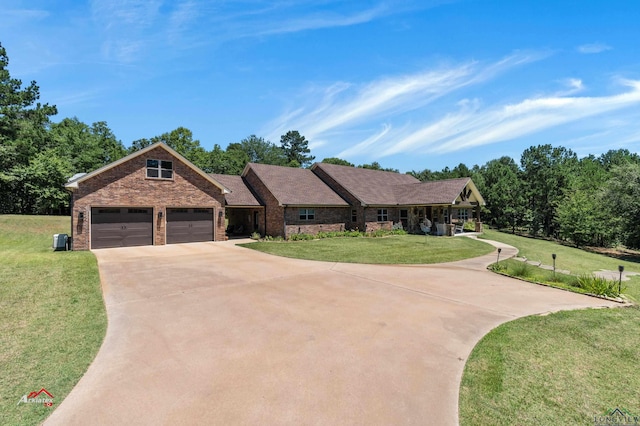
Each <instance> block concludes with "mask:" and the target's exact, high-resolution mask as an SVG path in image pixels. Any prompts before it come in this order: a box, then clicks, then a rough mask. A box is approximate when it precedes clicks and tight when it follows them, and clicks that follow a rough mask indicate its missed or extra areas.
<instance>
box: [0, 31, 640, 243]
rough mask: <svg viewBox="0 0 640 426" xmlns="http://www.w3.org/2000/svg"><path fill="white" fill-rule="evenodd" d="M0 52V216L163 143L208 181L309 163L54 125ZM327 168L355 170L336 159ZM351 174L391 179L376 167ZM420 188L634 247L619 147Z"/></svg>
mask: <svg viewBox="0 0 640 426" xmlns="http://www.w3.org/2000/svg"><path fill="white" fill-rule="evenodd" d="M8 63H9V60H8V57H7V53H6V50H5V49H4V48H3V47H2V45H1V44H0V213H18V214H63V213H66V212H67V211H68V208H69V194H68V193H67V192H66V191H65V189H64V184H65V183H66V182H67V181H68V180H69V178H70V177H71V176H72V175H73V174H75V173H77V172H90V171H92V170H95V169H98V168H100V167H102V166H104V165H106V164H109V163H111V162H113V161H115V160H117V159H119V158H122V157H124V156H125V155H128V154H130V153H132V152H135V151H137V150H140V149H143V148H144V147H146V146H149V145H151V144H153V143H155V142H159V141H162V142H165V143H166V144H168V145H169V146H171V147H172V148H173V149H175V150H176V151H177V152H179V153H180V154H182V155H183V156H184V157H186V158H187V159H188V160H190V161H191V162H193V163H194V164H195V165H196V166H198V167H200V168H201V169H203V170H204V171H205V172H207V173H223V174H235V175H239V174H241V173H242V170H243V169H244V167H245V165H246V164H247V163H248V162H253V163H263V164H272V165H280V166H288V167H308V166H309V165H310V164H311V163H312V162H313V161H314V160H315V157H314V156H312V155H311V150H310V149H309V146H308V141H307V140H306V138H305V137H304V136H302V135H301V134H300V133H299V132H298V131H295V130H292V131H289V132H287V133H286V134H284V135H282V137H281V138H280V144H279V145H278V144H275V143H272V142H270V141H268V140H265V139H264V138H262V137H258V136H256V135H251V136H248V137H247V138H245V139H243V140H241V141H239V142H234V143H230V144H229V145H228V146H227V147H226V149H223V148H222V147H221V146H220V145H218V144H215V145H214V146H213V149H211V150H206V149H205V148H203V147H202V146H201V145H200V141H199V140H197V139H194V137H193V134H192V132H191V131H190V130H189V129H187V128H184V127H179V128H177V129H175V130H172V131H170V132H167V133H163V134H161V135H159V136H154V137H151V138H148V139H147V138H144V139H139V140H135V141H133V142H132V143H131V145H130V146H129V147H125V146H124V144H123V143H122V142H121V141H120V140H118V139H117V138H116V136H115V135H114V134H113V132H112V131H111V129H109V127H108V125H107V123H106V122H104V121H99V122H96V123H93V124H91V125H88V124H86V123H83V122H81V121H80V120H78V119H77V118H75V117H74V118H64V119H62V120H61V121H60V122H58V123H54V122H52V121H51V117H53V116H54V115H56V114H57V109H56V107H55V105H49V104H41V103H40V102H38V100H39V98H40V92H39V88H38V86H37V84H36V82H35V81H32V82H31V83H30V84H29V85H28V86H26V87H24V88H23V87H22V82H21V81H20V80H18V79H15V78H11V76H10V74H9V71H8V68H7V67H8ZM322 161H323V162H325V163H332V164H339V165H345V166H352V167H355V165H354V164H352V163H350V162H348V161H346V160H343V159H340V158H335V157H332V158H325V159H324V160H322ZM357 167H363V168H368V169H376V170H385V171H393V172H398V170H397V169H393V168H384V167H382V166H381V165H380V164H379V163H378V162H373V163H371V164H362V165H359V166H357ZM409 174H411V175H413V176H414V177H416V178H417V179H419V180H421V181H428V180H439V179H449V178H456V177H471V178H472V179H473V181H474V182H475V184H476V185H477V187H478V189H479V190H480V192H481V193H482V195H483V197H484V198H485V201H486V203H487V204H486V206H485V207H484V209H483V220H484V221H485V222H487V223H488V224H490V225H492V226H495V227H498V228H508V229H510V230H511V231H512V232H516V231H524V232H527V233H530V234H532V235H538V236H545V237H553V238H560V239H565V240H569V241H571V242H573V243H574V244H576V245H578V246H581V245H594V246H611V245H615V244H620V243H621V244H624V245H626V246H628V247H634V248H638V247H640V157H639V156H638V154H636V153H631V152H629V151H628V150H626V149H619V150H611V151H609V152H607V153H605V154H603V155H601V156H599V157H595V156H592V155H591V156H588V157H584V158H580V159H578V157H577V155H576V154H575V153H574V152H573V151H571V150H570V149H567V148H564V147H553V146H551V145H539V146H535V147H533V146H532V147H530V148H528V149H527V150H525V151H524V152H523V153H522V156H521V158H520V162H519V163H516V161H515V160H514V159H512V158H510V157H501V158H499V159H495V160H491V161H489V162H487V163H486V164H484V165H482V166H478V165H474V166H473V167H472V168H469V167H467V166H466V165H465V164H459V165H458V166H456V167H455V168H453V169H449V168H448V167H445V168H444V169H442V170H440V171H431V170H428V169H426V170H423V171H412V172H409Z"/></svg>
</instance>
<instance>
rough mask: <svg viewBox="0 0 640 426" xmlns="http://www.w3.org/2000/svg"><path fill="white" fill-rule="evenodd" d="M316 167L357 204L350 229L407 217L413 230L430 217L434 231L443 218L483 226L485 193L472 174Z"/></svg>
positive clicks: (404, 224) (380, 225) (384, 224)
mask: <svg viewBox="0 0 640 426" xmlns="http://www.w3.org/2000/svg"><path fill="white" fill-rule="evenodd" d="M311 170H312V171H313V172H314V173H315V174H316V175H317V176H318V177H320V179H322V180H323V181H324V182H325V183H327V185H329V186H330V187H331V188H332V189H333V190H334V191H336V192H337V193H338V194H340V195H341V196H342V197H343V198H344V199H345V200H347V201H348V202H349V205H350V206H351V215H350V216H351V217H350V220H349V228H350V229H356V228H357V229H359V230H364V231H373V230H376V229H380V228H382V229H391V227H392V226H393V224H394V223H401V224H402V227H403V229H405V230H407V231H408V232H412V233H418V232H421V227H420V224H421V223H422V222H424V221H425V219H428V221H429V222H431V223H432V226H433V231H434V232H438V233H444V232H443V231H442V228H440V230H439V228H438V224H441V225H447V224H451V223H453V222H458V221H459V222H464V221H467V220H470V219H473V215H474V211H475V216H476V222H477V223H478V230H479V229H480V225H479V221H480V207H481V206H483V205H484V204H485V203H484V199H483V198H482V195H480V192H479V191H478V189H477V188H476V186H475V184H474V183H473V181H472V180H471V179H470V178H460V179H447V180H441V181H431V182H421V181H419V180H418V179H416V178H415V177H413V176H411V175H407V174H400V173H394V172H385V171H380V170H371V169H362V168H356V167H348V166H338V165H335V164H326V163H315V164H314V165H313V166H311Z"/></svg>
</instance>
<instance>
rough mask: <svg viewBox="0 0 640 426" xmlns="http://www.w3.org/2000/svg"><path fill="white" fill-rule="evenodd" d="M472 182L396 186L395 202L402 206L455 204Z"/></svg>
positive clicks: (449, 180)
mask: <svg viewBox="0 0 640 426" xmlns="http://www.w3.org/2000/svg"><path fill="white" fill-rule="evenodd" d="M470 180H471V179H469V178H459V179H447V180H436V181H429V182H421V183H414V184H409V185H394V186H393V188H394V194H395V200H396V202H397V204H400V205H407V204H453V203H454V202H455V201H456V198H458V196H459V195H460V194H461V193H462V191H463V190H464V189H465V187H466V186H467V183H469V181H470ZM469 205H470V204H469Z"/></svg>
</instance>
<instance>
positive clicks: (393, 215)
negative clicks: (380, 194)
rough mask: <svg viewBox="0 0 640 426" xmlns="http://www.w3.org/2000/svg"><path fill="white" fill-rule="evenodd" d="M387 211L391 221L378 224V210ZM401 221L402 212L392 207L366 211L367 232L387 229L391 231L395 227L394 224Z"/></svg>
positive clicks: (371, 208)
mask: <svg viewBox="0 0 640 426" xmlns="http://www.w3.org/2000/svg"><path fill="white" fill-rule="evenodd" d="M379 208H382V209H384V208H386V209H387V218H388V219H389V220H387V221H385V222H378V209H379ZM399 219H400V211H399V209H397V208H390V207H367V208H365V209H364V220H365V230H366V231H367V232H372V231H376V230H378V229H385V230H388V231H390V230H391V228H392V227H393V222H394V221H395V222H398V221H399Z"/></svg>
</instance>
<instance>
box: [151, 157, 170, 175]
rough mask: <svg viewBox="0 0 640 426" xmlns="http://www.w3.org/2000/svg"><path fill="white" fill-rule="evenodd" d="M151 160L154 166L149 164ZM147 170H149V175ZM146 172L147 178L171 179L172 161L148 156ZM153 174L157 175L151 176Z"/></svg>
mask: <svg viewBox="0 0 640 426" xmlns="http://www.w3.org/2000/svg"><path fill="white" fill-rule="evenodd" d="M153 161H155V162H156V165H155V166H153V165H150V163H151V162H153ZM167 166H168V167H167ZM149 172H151V176H150V175H149ZM146 173H147V174H146V176H147V179H160V180H173V161H171V160H157V159H155V158H148V159H147V172H146ZM154 174H156V175H157V176H153V175H154Z"/></svg>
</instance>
